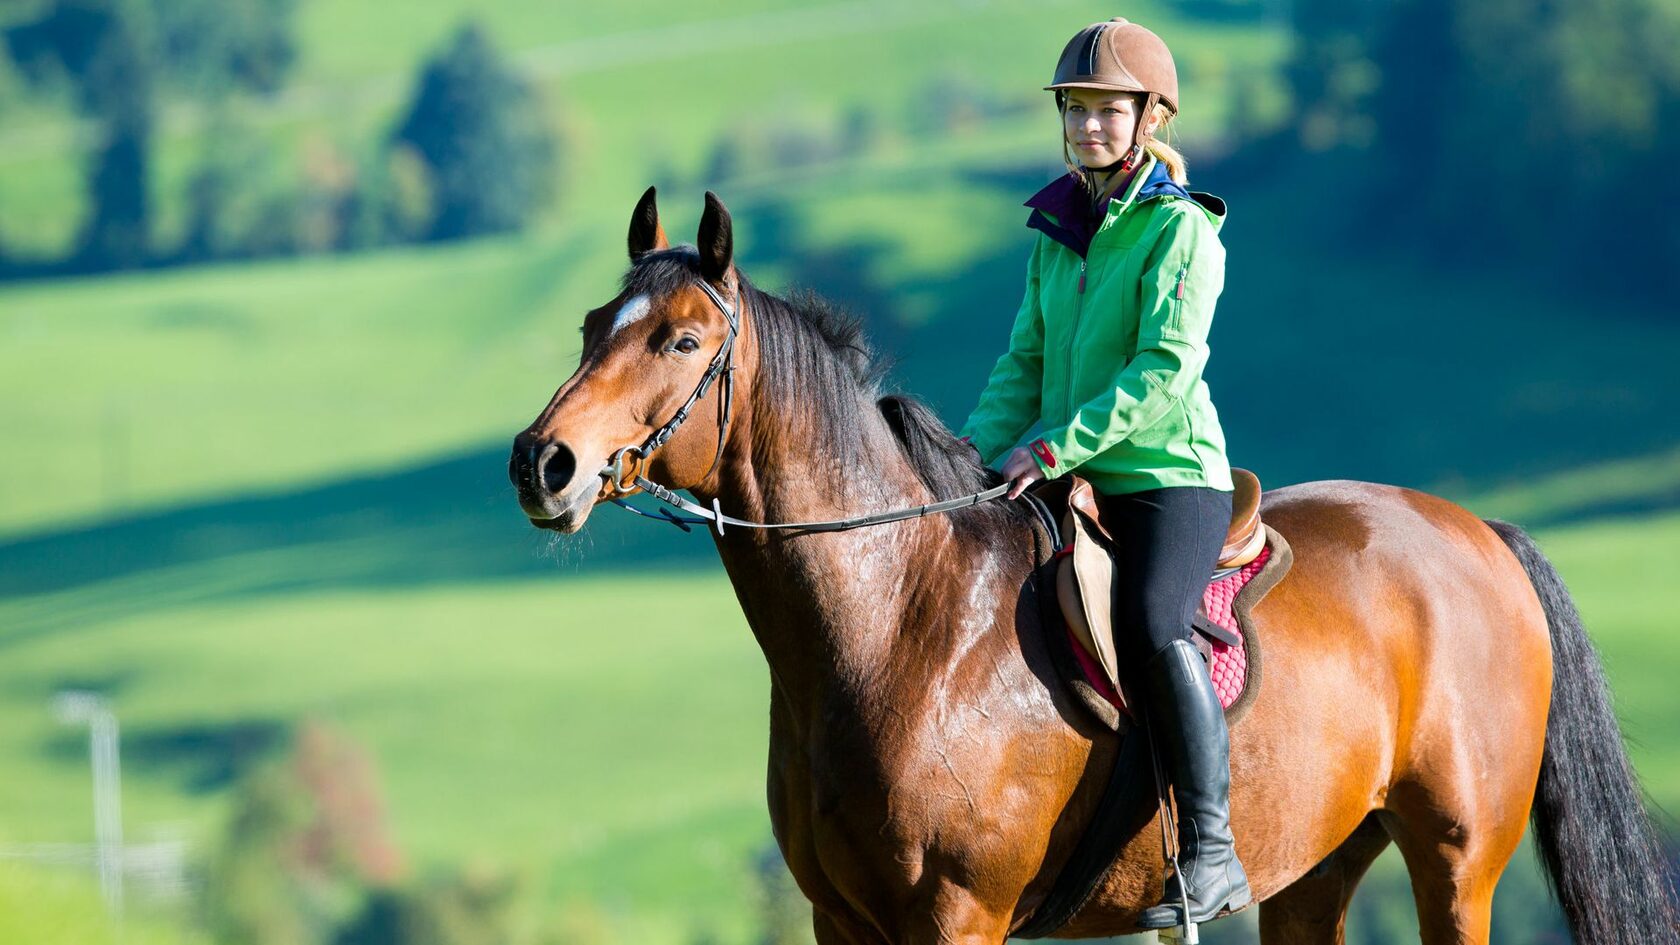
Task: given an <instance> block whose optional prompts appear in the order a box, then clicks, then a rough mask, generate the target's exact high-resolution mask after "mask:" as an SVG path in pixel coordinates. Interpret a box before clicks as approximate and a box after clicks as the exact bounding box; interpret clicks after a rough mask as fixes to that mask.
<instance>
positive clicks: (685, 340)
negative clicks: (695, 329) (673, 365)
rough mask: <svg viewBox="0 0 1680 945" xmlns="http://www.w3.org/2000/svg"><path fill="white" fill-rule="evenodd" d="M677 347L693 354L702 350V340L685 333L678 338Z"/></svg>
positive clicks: (683, 351) (684, 352) (685, 352)
mask: <svg viewBox="0 0 1680 945" xmlns="http://www.w3.org/2000/svg"><path fill="white" fill-rule="evenodd" d="M676 349H677V350H678V351H681V352H682V353H683V354H693V353H694V352H696V351H698V350H700V342H699V341H698V340H696V339H695V337H694V336H693V335H683V336H682V337H681V338H679V339H678V340H677V344H676Z"/></svg>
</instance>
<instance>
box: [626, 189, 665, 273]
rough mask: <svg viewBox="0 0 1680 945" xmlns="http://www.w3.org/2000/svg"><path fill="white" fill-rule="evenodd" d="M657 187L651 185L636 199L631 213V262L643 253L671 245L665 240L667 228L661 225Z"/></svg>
mask: <svg viewBox="0 0 1680 945" xmlns="http://www.w3.org/2000/svg"><path fill="white" fill-rule="evenodd" d="M655 189H656V188H653V187H649V188H648V189H647V192H646V193H644V194H642V199H640V200H638V201H636V210H635V212H633V213H631V214H630V261H631V262H635V261H636V260H637V259H639V258H641V256H642V254H643V253H649V252H652V251H653V250H656V249H664V248H666V247H667V246H670V245H671V244H670V243H668V242H666V240H665V228H664V227H662V226H660V225H659V207H658V206H657V205H656V204H655V203H654V200H653V193H654V190H655Z"/></svg>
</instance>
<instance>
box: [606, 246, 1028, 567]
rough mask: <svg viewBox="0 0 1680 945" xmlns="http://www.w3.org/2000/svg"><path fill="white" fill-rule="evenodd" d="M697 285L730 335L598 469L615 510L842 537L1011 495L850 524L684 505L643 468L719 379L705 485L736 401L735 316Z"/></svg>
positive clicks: (963, 499) (973, 496) (717, 526)
mask: <svg viewBox="0 0 1680 945" xmlns="http://www.w3.org/2000/svg"><path fill="white" fill-rule="evenodd" d="M698 284H699V286H700V288H702V289H704V290H705V291H706V296H707V298H710V299H711V300H712V304H713V305H716V306H717V309H718V311H719V312H722V313H723V318H724V321H725V322H727V323H728V325H729V333H728V334H727V335H726V336H724V339H723V343H722V344H721V345H719V346H718V351H717V354H715V355H713V356H712V360H711V363H709V364H707V365H706V373H705V374H703V375H701V377H700V383H699V384H697V385H695V387H694V393H692V394H689V395H688V400H686V401H684V402H683V405H682V406H681V407H678V408H677V412H676V413H675V414H673V415H672V417H671V419H670V420H669V421H667V422H666V423H665V425H664V426H662V427H660V428H659V429H657V430H655V431H653V433H651V434H649V436H648V438H647V439H645V440H643V441H642V443H641V444H640V445H639V446H626V447H622V448H620V449H618V450H617V451H615V452H614V453H613V454H612V456H611V457H609V458H608V460H607V464H606V465H605V466H603V467H601V472H600V476H601V478H602V479H605V480H606V484H607V485H609V486H611V487H612V489H613V492H614V493H615V495H614V496H613V497H612V499H611V500H610V501H611V502H612V503H613V504H614V505H617V506H619V507H621V508H625V509H629V510H630V511H632V512H634V513H636V514H637V515H640V516H642V517H644V518H651V519H655V520H657V521H662V522H670V523H671V524H672V525H675V526H677V527H678V528H680V529H682V530H683V531H685V532H686V531H690V530H691V529H690V528H689V526H690V525H709V526H710V527H711V528H712V530H714V531H715V532H717V534H719V535H722V534H724V529H725V527H729V528H752V529H763V530H767V529H789V530H794V531H806V532H840V531H847V530H849V529H853V528H864V527H866V526H869V525H884V524H886V523H888V522H902V521H904V520H906V519H912V518H923V517H925V516H928V515H938V514H940V513H943V512H950V511H954V510H956V509H965V508H969V507H971V506H976V505H979V504H981V503H983V502H990V501H992V500H993V499H996V498H998V497H1000V496H1002V495H1003V494H1004V493H1006V492H1008V491H1009V483H1007V482H1006V483H1003V484H1002V485H998V486H993V487H992V488H990V489H985V490H982V491H980V492H973V493H970V494H968V495H964V496H959V497H957V498H955V499H946V500H944V501H942V502H930V503H928V504H926V505H918V506H915V507H914V508H906V509H894V510H892V511H888V512H875V513H872V514H869V515H858V516H853V517H851V518H837V519H828V520H824V521H816V522H751V521H747V520H746V519H741V518H736V517H735V516H733V515H728V514H725V513H724V511H723V509H722V508H720V507H719V506H718V500H717V499H715V498H714V499H712V507H711V508H709V509H708V508H706V507H705V506H703V505H699V504H697V503H694V502H690V501H688V500H687V499H685V498H683V497H682V496H680V495H677V494H676V492H675V491H674V490H672V489H670V488H667V487H665V486H662V485H660V484H659V483H657V482H654V481H653V480H651V479H649V478H647V477H646V476H644V475H642V470H644V469H645V468H646V467H647V463H648V460H649V459H650V458H652V456H653V453H654V451H655V450H657V449H659V448H660V447H661V446H664V445H665V443H666V442H667V441H668V440H670V439H671V435H672V434H673V433H675V432H676V431H677V428H678V427H680V426H682V425H683V423H684V422H685V421H687V420H688V417H689V412H690V411H692V410H693V409H694V405H695V404H696V403H699V401H700V398H702V397H704V396H706V392H707V391H708V390H710V389H711V386H712V383H713V382H714V381H716V380H717V379H718V378H719V377H722V378H723V386H722V396H721V398H720V399H721V403H720V406H719V410H720V419H719V422H718V443H717V450H716V451H715V452H714V453H713V454H712V465H711V466H710V467H708V468H707V470H706V472H705V474H703V475H702V476H701V477H700V479H699V481H700V482H704V481H706V478H707V477H708V476H710V475H711V474H712V471H713V470H715V469H717V467H718V463H719V462H720V461H721V460H722V458H723V444H724V440H725V437H726V436H727V434H728V432H729V418H730V413H731V411H732V409H733V405H734V400H735V363H734V352H735V338H736V336H737V335H738V334H739V333H740V330H741V322H740V317H739V313H738V312H737V310H736V308H735V306H733V305H731V304H729V303H728V302H727V301H725V300H724V298H723V295H722V294H721V293H719V292H718V290H717V289H715V288H713V287H712V285H711V283H709V282H707V281H705V280H704V279H702V280H700V281H699V283H698ZM739 300H740V292H739V290H737V292H736V301H737V302H738V301H739ZM635 489H640V490H641V491H643V492H646V493H647V494H648V495H651V496H653V497H654V498H655V499H658V500H659V501H661V502H663V503H665V504H666V505H668V506H671V507H673V508H676V509H680V510H681V511H683V512H686V513H688V515H686V516H684V515H677V514H675V513H673V512H672V511H671V509H669V508H661V509H659V511H658V512H649V511H646V510H644V509H639V508H637V507H635V506H634V505H631V504H630V503H629V502H628V501H626V499H625V496H628V495H630V494H631V493H632V492H633V491H634V490H635ZM1026 498H1028V500H1029V501H1030V502H1031V503H1032V505H1033V508H1034V511H1036V512H1038V513H1039V516H1040V518H1042V519H1045V520H1046V521H1049V522H1050V523H1051V528H1052V530H1054V517H1053V516H1051V515H1050V514H1049V510H1048V509H1044V508H1043V507H1042V506H1043V503H1041V502H1039V501H1038V500H1037V499H1036V498H1032V497H1026Z"/></svg>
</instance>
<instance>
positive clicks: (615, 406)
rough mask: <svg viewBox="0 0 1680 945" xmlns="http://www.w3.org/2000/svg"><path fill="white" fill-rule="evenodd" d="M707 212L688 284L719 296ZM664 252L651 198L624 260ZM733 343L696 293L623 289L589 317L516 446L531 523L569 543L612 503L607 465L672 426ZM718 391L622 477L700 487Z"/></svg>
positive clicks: (727, 256)
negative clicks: (602, 505)
mask: <svg viewBox="0 0 1680 945" xmlns="http://www.w3.org/2000/svg"><path fill="white" fill-rule="evenodd" d="M707 201H708V203H707V210H706V216H705V217H704V218H703V219H702V220H701V225H700V239H699V251H698V254H697V255H698V256H699V260H698V261H699V270H700V271H699V272H698V273H696V278H697V279H704V280H706V281H707V282H709V283H711V284H712V285H713V286H714V287H718V286H723V285H724V284H725V280H726V278H727V277H728V274H729V273H730V271H731V269H730V267H731V261H730V260H731V257H732V255H733V247H732V241H731V237H730V223H729V216H728V211H727V210H725V209H724V208H723V205H722V203H720V202H718V201H717V199H716V198H715V197H713V196H712V195H710V194H707ZM666 248H667V245H666V242H665V234H664V231H663V230H661V229H660V228H659V223H658V211H657V210H656V209H655V207H654V206H653V190H652V189H651V188H650V189H649V190H648V192H647V194H645V195H643V197H642V203H641V204H640V205H638V207H637V210H636V214H635V216H633V217H632V221H631V232H630V258H631V260H632V261H635V260H637V259H639V258H641V257H642V256H644V255H647V254H648V253H652V252H655V251H658V250H663V249H666ZM679 252H680V251H679ZM688 252H689V253H694V251H693V250H690V251H688ZM729 284H731V285H732V284H733V280H730V281H729ZM726 291H727V290H726ZM729 335H730V329H729V323H728V321H727V320H726V319H725V318H724V317H723V315H722V314H721V313H720V312H719V311H718V309H717V307H716V305H715V304H714V303H713V302H712V300H711V298H710V297H709V296H707V295H706V294H705V292H704V290H702V289H701V288H700V287H699V285H698V283H696V284H694V285H692V286H684V287H679V288H677V289H675V290H670V291H663V292H661V293H659V294H657V295H654V294H648V293H643V292H639V291H636V290H627V291H625V292H624V293H621V294H620V295H619V296H618V297H617V298H615V299H613V300H612V301H610V302H608V303H607V304H606V305H603V306H601V307H600V308H597V309H595V310H594V311H591V312H590V313H589V314H588V315H587V316H586V317H585V318H584V321H583V353H582V357H581V358H580V361H579V364H578V369H577V372H576V373H574V374H573V375H572V377H571V378H570V379H569V380H567V381H566V383H565V384H563V385H562V386H561V387H560V389H559V391H557V392H556V393H555V394H554V397H553V398H552V399H551V400H550V401H549V404H548V406H547V407H546V408H545V409H544V410H543V412H542V413H541V414H540V415H538V417H537V419H536V420H535V421H534V422H533V423H532V424H531V425H530V426H529V427H527V428H526V429H525V430H524V431H522V432H521V433H520V434H519V435H518V436H517V437H515V438H514V443H513V452H512V455H511V456H510V457H509V462H508V475H509V477H510V478H511V479H512V481H513V485H514V488H515V490H516V492H517V494H518V499H519V504H520V507H521V508H522V509H523V510H524V512H525V514H526V515H527V516H528V517H529V518H530V519H531V523H532V524H533V525H536V526H538V527H540V528H547V529H553V530H555V531H560V532H567V533H570V532H575V531H577V530H578V529H579V528H581V527H583V523H584V520H585V519H587V518H588V516H589V511H590V509H591V508H593V507H594V505H595V504H596V503H598V502H600V501H602V500H603V499H607V498H610V497H612V496H613V495H614V494H616V493H615V492H614V490H613V489H612V488H611V487H610V485H609V484H608V483H607V482H606V480H605V479H604V478H603V477H602V475H601V470H602V468H603V467H604V466H605V465H606V464H607V461H608V459H609V458H610V457H612V456H613V454H614V453H615V452H617V451H618V450H619V449H620V448H621V447H627V446H640V445H641V444H642V443H644V442H645V441H646V440H647V438H648V436H649V435H651V434H652V433H653V432H654V431H655V430H656V429H658V428H659V427H660V426H661V425H663V424H665V423H666V422H667V421H669V420H671V419H672V417H673V416H674V415H675V414H676V411H677V410H678V408H679V407H681V406H682V404H683V403H684V402H685V401H687V399H688V398H689V396H690V395H691V394H693V392H694V391H695V389H696V387H697V386H698V384H699V382H700V379H701V378H702V377H703V376H705V374H706V370H707V366H708V365H709V364H710V363H711V361H712V359H713V358H714V357H715V356H717V354H718V352H719V351H720V349H721V348H722V346H723V344H724V342H725V340H726V339H727V338H728V337H729ZM722 389H723V385H722V384H718V383H714V384H712V386H711V388H710V390H709V392H708V393H707V394H706V396H705V397H703V398H701V399H700V400H699V401H698V402H697V403H696V404H695V405H694V410H693V412H692V413H691V414H689V416H688V419H687V420H686V421H685V422H683V423H682V425H681V427H680V428H679V429H678V430H677V431H676V432H675V433H674V434H673V435H672V437H671V438H670V440H668V441H667V442H666V443H665V445H664V446H662V447H660V448H659V449H657V450H656V451H655V452H654V454H653V456H652V457H649V458H647V460H646V465H645V469H643V468H638V469H632V470H630V471H632V472H642V473H644V474H646V475H648V476H649V477H651V478H652V479H653V480H654V481H656V482H663V483H665V484H667V485H671V486H674V487H676V488H686V487H688V486H689V484H690V483H693V482H697V481H698V480H700V479H701V478H703V477H704V476H705V475H706V472H707V471H708V470H709V469H710V468H711V463H712V460H713V458H714V457H715V456H716V455H717V449H718V444H719V442H720V437H721V436H722V435H723V432H724V429H723V426H722V422H721V416H720V410H721V405H722V403H723V401H722V399H721V396H722V395H721V391H722Z"/></svg>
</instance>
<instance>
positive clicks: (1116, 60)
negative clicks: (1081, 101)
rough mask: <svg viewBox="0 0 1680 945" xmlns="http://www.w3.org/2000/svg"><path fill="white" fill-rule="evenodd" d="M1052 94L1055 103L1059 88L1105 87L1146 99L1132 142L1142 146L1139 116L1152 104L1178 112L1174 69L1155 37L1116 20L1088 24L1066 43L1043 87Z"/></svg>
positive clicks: (1142, 119) (1059, 100)
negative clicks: (1141, 94)
mask: <svg viewBox="0 0 1680 945" xmlns="http://www.w3.org/2000/svg"><path fill="white" fill-rule="evenodd" d="M1044 88H1045V89H1046V90H1048V91H1053V92H1055V93H1056V103H1057V105H1058V106H1059V105H1061V104H1062V102H1063V100H1064V98H1065V94H1064V93H1063V91H1062V90H1063V89H1111V90H1113V91H1116V92H1141V93H1143V94H1145V95H1147V96H1148V98H1147V99H1146V100H1145V102H1144V105H1143V108H1142V109H1141V110H1140V111H1139V112H1138V124H1137V135H1136V138H1135V139H1134V140H1133V144H1135V145H1142V144H1143V143H1144V141H1145V139H1146V138H1147V137H1148V136H1147V135H1146V134H1145V133H1144V130H1143V128H1144V123H1145V118H1146V117H1147V116H1148V115H1149V113H1150V111H1151V110H1153V109H1154V107H1155V103H1156V102H1165V103H1166V106H1167V108H1168V109H1169V110H1171V111H1172V112H1173V114H1175V115H1176V114H1177V113H1178V68H1177V67H1176V66H1174V65H1173V57H1172V53H1171V52H1170V51H1169V50H1168V49H1167V44H1166V43H1164V42H1162V41H1161V37H1159V36H1156V35H1155V34H1154V33H1152V32H1150V31H1149V30H1147V29H1144V28H1143V27H1141V26H1139V25H1137V24H1136V23H1132V22H1130V21H1128V20H1127V19H1126V18H1125V17H1123V16H1117V17H1115V18H1114V19H1112V20H1109V21H1108V22H1106V23H1092V24H1091V25H1090V26H1087V27H1085V28H1084V29H1082V30H1080V31H1079V32H1078V33H1077V34H1075V35H1074V37H1073V39H1070V40H1068V44H1067V46H1066V47H1065V48H1064V49H1063V50H1062V58H1061V59H1060V60H1058V61H1057V63H1056V77H1055V78H1054V79H1052V80H1051V82H1050V84H1049V85H1046V86H1045V87H1044Z"/></svg>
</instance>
